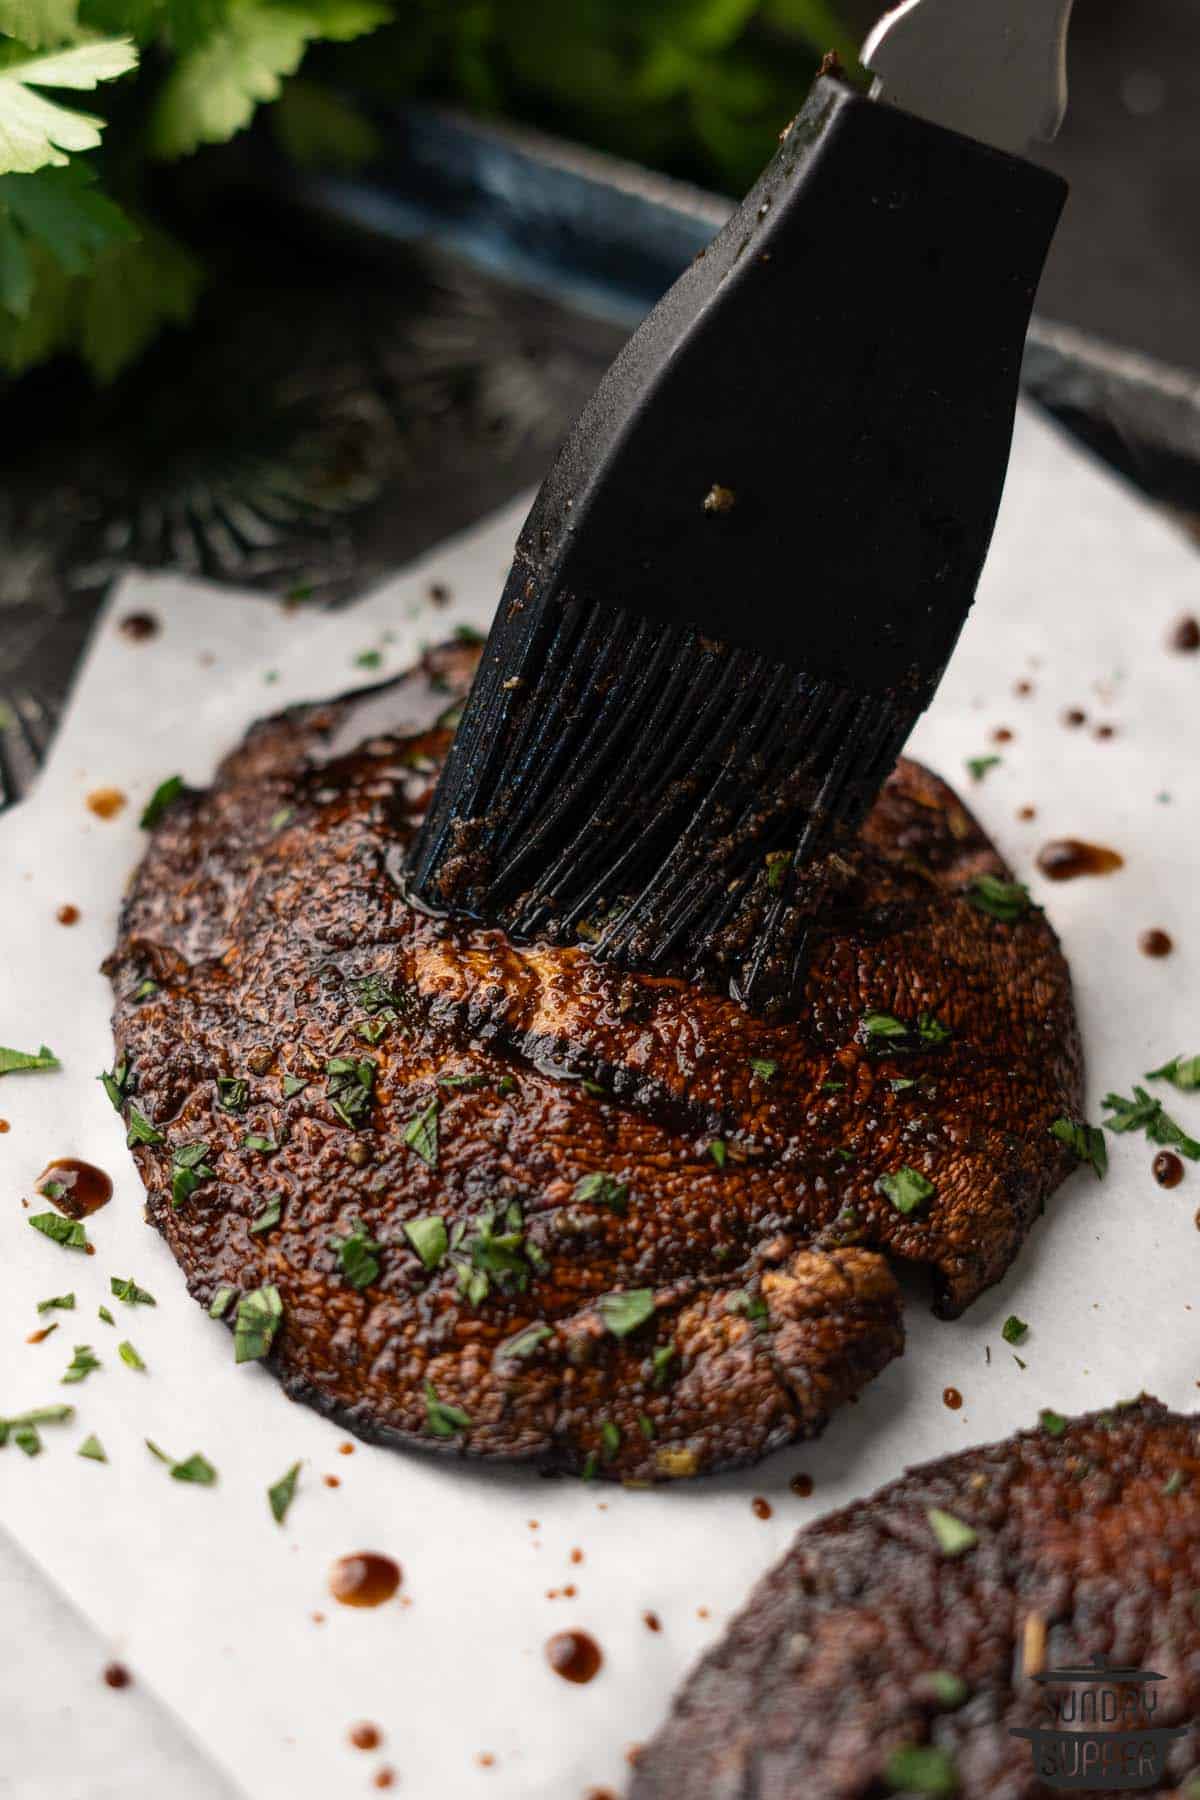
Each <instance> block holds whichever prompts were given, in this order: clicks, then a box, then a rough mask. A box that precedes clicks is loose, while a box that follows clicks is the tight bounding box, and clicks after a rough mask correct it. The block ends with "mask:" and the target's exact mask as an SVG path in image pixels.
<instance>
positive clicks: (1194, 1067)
mask: <svg viewBox="0 0 1200 1800" xmlns="http://www.w3.org/2000/svg"><path fill="white" fill-rule="evenodd" d="M1146 1080H1147V1081H1169V1082H1171V1084H1172V1085H1173V1086H1174V1087H1177V1088H1178V1089H1179V1090H1180V1092H1181V1093H1184V1094H1190V1093H1193V1092H1194V1091H1195V1089H1196V1088H1200V1056H1173V1057H1172V1058H1171V1060H1170V1062H1165V1063H1164V1064H1163V1066H1162V1068H1161V1069H1147V1071H1146Z"/></svg>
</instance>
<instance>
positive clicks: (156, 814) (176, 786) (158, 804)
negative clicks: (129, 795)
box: [138, 775, 183, 831]
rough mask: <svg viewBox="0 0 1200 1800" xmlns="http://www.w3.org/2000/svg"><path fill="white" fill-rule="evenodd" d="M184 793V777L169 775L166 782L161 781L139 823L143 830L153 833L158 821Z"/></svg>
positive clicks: (148, 801) (147, 803)
mask: <svg viewBox="0 0 1200 1800" xmlns="http://www.w3.org/2000/svg"><path fill="white" fill-rule="evenodd" d="M182 792H183V776H182V775H168V776H167V779H166V780H165V781H160V782H159V784H158V786H157V787H156V788H155V790H154V792H153V793H152V794H151V796H150V798H149V800H147V802H146V806H145V810H144V811H143V813H142V816H141V819H140V820H139V821H138V823H139V824H140V825H141V828H142V830H143V831H153V829H154V827H155V826H156V825H157V824H158V821H159V820H160V819H161V818H162V816H163V814H164V813H165V812H166V810H167V808H168V806H170V804H171V802H172V800H178V798H179V796H180V794H182Z"/></svg>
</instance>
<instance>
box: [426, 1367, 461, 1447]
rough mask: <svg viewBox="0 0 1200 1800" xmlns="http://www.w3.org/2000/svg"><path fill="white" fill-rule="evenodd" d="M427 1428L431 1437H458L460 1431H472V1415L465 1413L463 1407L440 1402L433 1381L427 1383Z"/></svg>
mask: <svg viewBox="0 0 1200 1800" xmlns="http://www.w3.org/2000/svg"><path fill="white" fill-rule="evenodd" d="M425 1428H426V1430H427V1431H428V1432H429V1434H430V1436H431V1437H437V1438H452V1437H457V1436H458V1433H459V1432H460V1431H469V1430H470V1428H471V1415H470V1413H465V1412H464V1411H463V1409H462V1407H461V1406H451V1405H450V1403H449V1401H447V1400H439V1399H438V1392H437V1389H436V1388H435V1387H434V1385H433V1383H432V1381H426V1383H425Z"/></svg>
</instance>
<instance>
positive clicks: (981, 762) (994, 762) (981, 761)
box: [967, 756, 1003, 781]
mask: <svg viewBox="0 0 1200 1800" xmlns="http://www.w3.org/2000/svg"><path fill="white" fill-rule="evenodd" d="M1002 760H1003V758H1001V757H999V756H968V758H967V771H968V773H969V775H970V777H971V780H972V781H982V780H983V778H984V776H985V775H986V774H987V772H988V770H989V769H995V768H997V767H998V766H999V764H1000V763H1001V761H1002Z"/></svg>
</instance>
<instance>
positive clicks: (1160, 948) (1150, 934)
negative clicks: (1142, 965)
mask: <svg viewBox="0 0 1200 1800" xmlns="http://www.w3.org/2000/svg"><path fill="white" fill-rule="evenodd" d="M1174 948H1175V943H1174V939H1173V938H1171V937H1169V936H1168V935H1167V933H1166V932H1165V931H1160V930H1159V928H1158V926H1157V925H1154V926H1152V927H1151V929H1150V930H1149V931H1143V932H1142V934H1141V936H1140V937H1139V938H1138V949H1139V950H1140V951H1141V953H1142V955H1143V956H1170V954H1171V952H1172V950H1173V949H1174Z"/></svg>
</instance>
